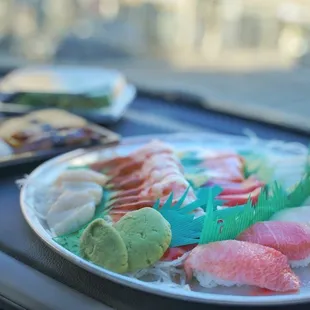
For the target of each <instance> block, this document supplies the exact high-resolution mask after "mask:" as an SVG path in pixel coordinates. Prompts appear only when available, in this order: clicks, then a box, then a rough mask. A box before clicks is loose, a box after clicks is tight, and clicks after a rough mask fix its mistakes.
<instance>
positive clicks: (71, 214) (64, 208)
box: [46, 191, 96, 236]
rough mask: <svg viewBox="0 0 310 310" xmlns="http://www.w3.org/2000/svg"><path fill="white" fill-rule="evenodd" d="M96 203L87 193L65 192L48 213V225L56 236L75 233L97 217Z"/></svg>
mask: <svg viewBox="0 0 310 310" xmlns="http://www.w3.org/2000/svg"><path fill="white" fill-rule="evenodd" d="M95 210H96V202H95V200H94V198H93V197H91V196H90V195H89V194H87V193H85V192H80V193H77V192H70V191H65V192H64V193H63V194H61V195H60V196H59V197H58V199H57V200H56V202H55V203H54V204H53V205H52V206H51V208H50V210H49V211H48V213H47V217H46V220H47V223H48V225H49V227H50V229H51V230H53V231H54V233H55V234H56V235H58V236H59V235H61V234H67V233H71V232H74V231H76V230H78V229H79V228H81V227H82V226H83V225H85V224H86V223H87V222H89V221H90V220H91V219H92V218H93V216H94V215H95Z"/></svg>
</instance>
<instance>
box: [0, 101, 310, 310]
mask: <svg viewBox="0 0 310 310" xmlns="http://www.w3.org/2000/svg"><path fill="white" fill-rule="evenodd" d="M171 118H174V121H173V122H168V121H169V119H171ZM110 128H111V129H113V130H114V131H116V132H117V133H120V134H121V135H123V136H131V135H141V134H156V133H171V132H175V131H184V132H187V131H193V132H194V131H198V130H200V131H203V130H212V131H217V132H224V133H231V134H242V133H243V130H244V129H245V128H248V129H250V130H252V131H254V132H256V133H257V135H258V136H259V137H261V138H269V139H282V140H286V141H298V142H301V143H306V144H308V142H309V137H307V136H303V135H300V134H297V133H292V132H290V131H285V130H280V129H279V128H273V127H268V126H266V125H263V124H259V123H252V122H249V121H246V120H238V119H235V118H232V117H228V116H223V115H220V114H216V113H211V112H206V111H204V110H202V109H201V108H199V107H198V106H197V107H194V106H186V105H184V104H182V103H181V102H178V101H176V102H174V103H167V102H165V101H163V100H160V99H158V98H157V99H154V98H153V99H151V98H146V97H142V96H140V97H138V99H137V100H136V101H135V102H134V104H133V105H132V107H131V108H130V109H129V111H128V113H126V116H125V118H124V119H123V120H122V121H120V122H119V123H118V124H115V125H113V126H111V127H110ZM33 168H34V167H33V166H28V167H25V168H24V169H23V171H22V172H21V171H20V170H18V171H14V172H12V171H10V175H7V176H6V174H2V175H1V176H2V177H1V179H0V197H1V206H0V251H3V252H5V253H7V254H8V255H10V256H12V257H14V258H15V259H17V260H18V261H21V262H23V263H25V264H26V265H29V266H30V267H33V268H34V269H37V270H38V271H40V272H42V273H43V274H46V275H48V276H50V277H52V278H54V279H56V280H58V281H59V282H62V283H64V284H66V285H68V286H69V287H71V288H74V289H76V290H77V291H80V292H82V293H84V294H86V295H88V296H90V297H92V298H94V299H97V300H99V301H102V302H104V303H105V304H108V305H111V306H113V307H115V308H116V309H158V308H162V309H170V308H171V309H215V308H218V307H213V306H210V307H206V305H197V304H196V305H195V306H194V305H192V304H190V303H187V302H179V301H173V300H170V299H166V298H162V297H156V296H151V295H149V294H145V293H142V292H138V291H135V290H132V289H129V288H126V287H122V286H120V285H116V284H114V283H112V282H109V281H107V280H104V279H101V278H99V277H97V276H94V275H92V274H90V273H88V272H86V271H84V270H82V269H80V268H78V267H76V266H75V265H73V264H71V263H69V262H67V261H65V260H64V259H62V258H61V257H60V256H58V255H57V254H55V253H54V252H52V251H51V250H50V249H49V248H47V247H46V246H45V245H44V244H43V243H42V242H41V241H40V240H39V238H37V237H36V236H35V235H34V233H33V232H32V231H31V230H30V228H29V227H28V225H27V224H26V222H25V220H24V219H23V217H22V214H21V211H20V207H19V191H18V188H17V187H16V186H15V184H14V182H15V180H16V179H18V178H20V177H23V175H24V173H27V172H30V171H31V169H33ZM308 307H309V306H308ZM225 308H226V307H225ZM221 309H223V308H222V307H221ZM286 309H290V307H286ZM298 309H303V308H302V307H301V306H298Z"/></svg>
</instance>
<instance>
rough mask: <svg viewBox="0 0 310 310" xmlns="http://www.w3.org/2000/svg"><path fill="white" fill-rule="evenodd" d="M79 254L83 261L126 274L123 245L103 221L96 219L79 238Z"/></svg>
mask: <svg viewBox="0 0 310 310" xmlns="http://www.w3.org/2000/svg"><path fill="white" fill-rule="evenodd" d="M80 253H81V256H82V257H84V258H85V259H88V260H90V261H91V262H93V263H95V264H97V265H100V266H102V267H104V268H106V269H108V270H111V271H114V272H118V273H125V272H127V269H128V254H127V249H126V246H125V243H124V241H123V239H122V238H121V236H120V234H119V233H118V232H117V230H116V229H115V228H113V226H111V225H109V224H108V223H106V222H105V221H104V220H103V219H96V220H94V221H93V222H91V223H90V224H89V225H88V226H87V227H86V229H85V230H84V232H83V234H82V236H81V238H80Z"/></svg>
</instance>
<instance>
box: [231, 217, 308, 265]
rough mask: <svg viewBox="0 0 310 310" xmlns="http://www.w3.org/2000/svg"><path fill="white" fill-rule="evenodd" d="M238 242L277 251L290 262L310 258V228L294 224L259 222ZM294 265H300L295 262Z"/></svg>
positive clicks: (243, 234)
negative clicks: (258, 245)
mask: <svg viewBox="0 0 310 310" xmlns="http://www.w3.org/2000/svg"><path fill="white" fill-rule="evenodd" d="M237 239H238V240H242V241H248V242H253V243H257V244H261V245H265V246H269V247H271V248H273V249H276V250H278V251H280V252H281V253H283V254H284V255H286V256H287V258H288V259H289V260H290V261H300V260H304V259H307V258H309V257H310V227H308V226H307V225H306V224H302V223H294V222H276V221H270V222H259V223H256V224H254V225H253V226H251V227H250V228H248V229H247V230H245V231H244V232H243V233H241V234H240V235H239V236H238V238H237ZM293 265H296V266H297V265H298V263H297V262H295V263H294V262H293Z"/></svg>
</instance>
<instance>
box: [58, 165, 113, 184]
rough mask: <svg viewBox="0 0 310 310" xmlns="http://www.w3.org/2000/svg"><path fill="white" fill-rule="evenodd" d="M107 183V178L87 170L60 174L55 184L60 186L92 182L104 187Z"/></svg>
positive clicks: (68, 171)
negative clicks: (64, 183) (69, 183)
mask: <svg viewBox="0 0 310 310" xmlns="http://www.w3.org/2000/svg"><path fill="white" fill-rule="evenodd" d="M107 181H108V177H107V176H106V175H104V174H102V173H99V172H96V171H93V170H88V169H77V170H66V171H64V172H62V173H61V174H60V175H59V176H58V178H57V179H56V182H55V183H56V184H57V185H61V184H62V183H63V182H93V183H96V184H98V185H101V186H104V185H106V183H107Z"/></svg>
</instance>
